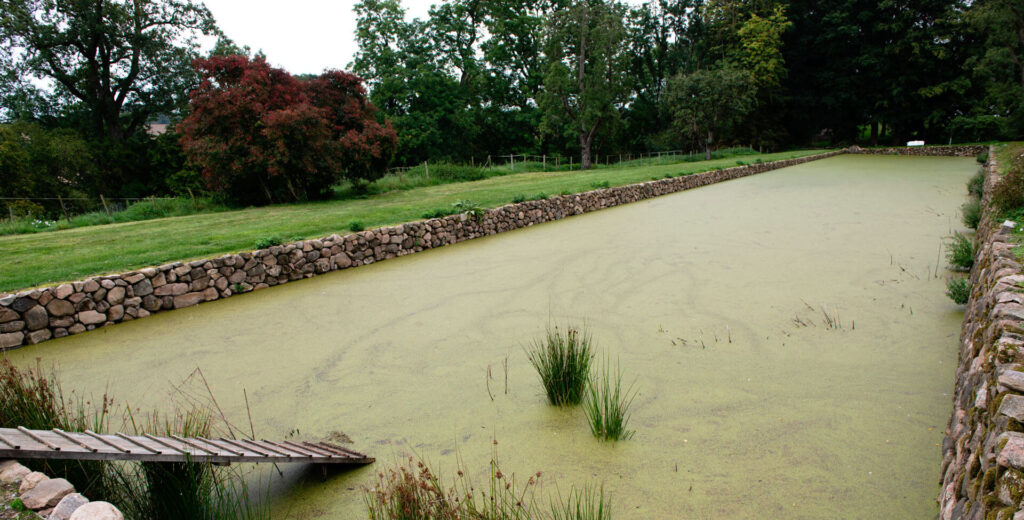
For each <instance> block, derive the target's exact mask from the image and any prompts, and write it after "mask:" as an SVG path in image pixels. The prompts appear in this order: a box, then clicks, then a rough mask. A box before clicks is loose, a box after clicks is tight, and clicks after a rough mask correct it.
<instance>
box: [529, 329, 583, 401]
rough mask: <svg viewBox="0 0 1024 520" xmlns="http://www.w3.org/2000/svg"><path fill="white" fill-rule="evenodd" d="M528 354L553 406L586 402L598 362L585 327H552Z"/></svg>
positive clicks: (533, 344) (532, 346)
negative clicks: (594, 360)
mask: <svg viewBox="0 0 1024 520" xmlns="http://www.w3.org/2000/svg"><path fill="white" fill-rule="evenodd" d="M526 354H527V357H528V358H529V360H530V364H532V365H533V367H534V368H536V369H537V374H538V375H540V380H541V383H542V384H543V385H544V391H545V392H546V393H547V396H548V401H549V402H550V403H551V404H553V405H555V406H572V405H577V404H580V402H582V400H583V393H584V390H585V389H586V386H587V380H588V379H589V378H590V365H591V362H592V361H593V359H594V349H593V347H592V338H591V336H590V334H589V333H588V332H587V331H586V329H585V328H583V329H578V328H575V327H571V326H570V327H567V328H565V329H564V330H562V329H559V328H558V327H548V329H547V332H546V334H545V335H544V337H543V338H542V339H540V340H535V341H534V342H533V343H532V344H531V346H530V347H529V348H528V349H527V351H526Z"/></svg>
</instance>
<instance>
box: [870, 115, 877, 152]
mask: <svg viewBox="0 0 1024 520" xmlns="http://www.w3.org/2000/svg"><path fill="white" fill-rule="evenodd" d="M871 146H878V123H876V122H874V121H872V122H871Z"/></svg>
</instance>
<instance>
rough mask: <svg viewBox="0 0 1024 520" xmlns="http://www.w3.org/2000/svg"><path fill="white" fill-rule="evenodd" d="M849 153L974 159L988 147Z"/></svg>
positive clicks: (856, 149)
mask: <svg viewBox="0 0 1024 520" xmlns="http://www.w3.org/2000/svg"><path fill="white" fill-rule="evenodd" d="M847 151H848V152H849V153H860V154H867V155H924V156H930V157H974V156H976V155H979V154H982V153H986V152H988V146H987V145H982V144H977V145H952V146H913V147H908V146H899V147H891V148H861V147H859V146H851V147H850V148H848V149H847Z"/></svg>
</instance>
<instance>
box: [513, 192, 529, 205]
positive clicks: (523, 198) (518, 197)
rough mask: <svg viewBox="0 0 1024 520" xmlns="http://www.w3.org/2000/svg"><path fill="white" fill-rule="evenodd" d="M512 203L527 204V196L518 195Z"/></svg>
mask: <svg viewBox="0 0 1024 520" xmlns="http://www.w3.org/2000/svg"><path fill="white" fill-rule="evenodd" d="M512 202H515V203H516V204H518V203H520V202H526V195H523V194H519V195H516V196H515V197H513V198H512Z"/></svg>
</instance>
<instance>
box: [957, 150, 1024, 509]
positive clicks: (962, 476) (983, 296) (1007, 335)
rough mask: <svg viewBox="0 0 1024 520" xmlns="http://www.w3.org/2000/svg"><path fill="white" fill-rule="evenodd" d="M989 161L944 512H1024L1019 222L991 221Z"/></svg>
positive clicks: (1023, 303) (993, 177) (994, 172)
mask: <svg viewBox="0 0 1024 520" xmlns="http://www.w3.org/2000/svg"><path fill="white" fill-rule="evenodd" d="M989 157H990V160H989V162H988V166H987V168H986V178H985V191H984V197H983V198H982V219H981V223H980V224H979V226H978V233H977V235H976V237H975V248H976V253H975V259H974V267H973V268H972V269H971V273H970V279H971V282H972V288H971V297H970V300H969V301H968V303H967V306H966V308H965V313H964V322H963V328H962V330H961V337H960V341H961V346H960V356H959V361H958V363H959V364H958V367H957V372H956V384H955V391H954V397H953V412H952V415H951V416H950V419H949V424H948V425H947V427H946V437H945V441H944V442H943V445H942V452H943V460H942V468H941V475H942V487H941V491H940V493H939V499H938V500H939V509H940V518H942V519H943V520H949V519H962V518H964V519H977V520H988V519H993V520H1004V519H1005V520H1010V519H1015V520H1019V519H1022V518H1024V504H1022V498H1024V433H1020V432H1024V293H1022V292H1021V290H1020V288H1019V285H1018V284H1022V285H1024V275H1022V274H1021V264H1020V262H1018V261H1017V258H1016V256H1015V255H1014V254H1013V248H1014V247H1015V246H1016V242H1015V240H1014V238H1013V236H1012V234H1011V232H1012V230H1013V226H1012V224H1011V225H1007V226H1004V225H1002V224H1003V223H1002V222H995V221H993V216H994V213H995V212H994V210H992V208H990V207H989V198H990V194H991V192H992V187H993V186H994V184H995V183H996V181H997V180H998V178H999V173H998V168H997V164H996V161H995V159H994V157H993V155H992V154H991V153H990V154H989Z"/></svg>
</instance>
